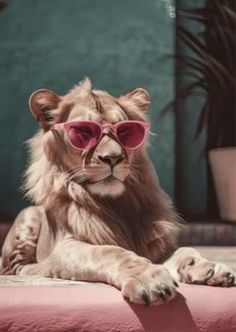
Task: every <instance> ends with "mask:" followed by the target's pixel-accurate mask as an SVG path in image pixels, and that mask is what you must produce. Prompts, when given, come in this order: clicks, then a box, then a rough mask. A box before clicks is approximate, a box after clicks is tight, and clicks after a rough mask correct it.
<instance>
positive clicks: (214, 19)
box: [172, 0, 236, 221]
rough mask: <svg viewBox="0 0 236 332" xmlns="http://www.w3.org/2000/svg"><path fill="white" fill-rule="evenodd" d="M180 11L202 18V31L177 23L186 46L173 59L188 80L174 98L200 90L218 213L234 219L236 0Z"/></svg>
mask: <svg viewBox="0 0 236 332" xmlns="http://www.w3.org/2000/svg"><path fill="white" fill-rule="evenodd" d="M178 13H179V15H181V17H183V18H184V19H185V18H186V19H188V20H190V21H191V22H193V21H194V22H200V24H202V28H203V29H202V31H201V32H200V33H195V32H193V31H191V30H190V29H189V28H188V26H185V25H180V26H177V37H178V38H179V39H180V40H181V42H183V43H184V44H185V46H187V49H188V52H185V54H178V55H177V61H179V62H178V63H180V64H181V65H182V66H183V67H181V68H184V72H185V73H186V74H187V75H188V76H190V79H188V80H187V83H186V84H185V85H184V86H183V87H181V88H180V90H179V91H178V94H177V96H176V100H175V102H176V101H179V100H180V99H182V100H186V98H188V97H189V96H191V95H192V94H198V93H199V92H200V93H203V95H204V104H203V107H202V109H201V110H200V112H199V117H198V122H197V124H196V136H198V135H199V134H200V133H201V132H202V130H203V129H204V128H205V129H206V132H207V139H206V152H207V153H206V154H207V158H208V162H209V164H210V166H211V171H212V176H213V179H214V184H215V190H216V196H217V200H218V205H219V210H220V216H221V218H222V219H224V220H229V221H236V1H235V0H228V1H227V0H208V1H207V2H206V6H205V7H204V8H197V9H189V10H184V11H183V10H181V11H178ZM172 106H173V103H172Z"/></svg>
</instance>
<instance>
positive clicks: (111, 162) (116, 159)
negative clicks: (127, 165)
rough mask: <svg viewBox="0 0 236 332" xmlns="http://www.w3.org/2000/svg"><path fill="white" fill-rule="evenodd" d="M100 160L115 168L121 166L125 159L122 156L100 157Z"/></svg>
mask: <svg viewBox="0 0 236 332" xmlns="http://www.w3.org/2000/svg"><path fill="white" fill-rule="evenodd" d="M98 159H99V160H100V161H101V162H103V163H104V164H108V165H109V166H110V167H111V168H113V167H114V166H116V165H118V164H120V163H121V162H122V161H123V160H124V157H123V156H122V155H99V156H98Z"/></svg>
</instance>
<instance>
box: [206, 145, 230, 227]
mask: <svg viewBox="0 0 236 332" xmlns="http://www.w3.org/2000/svg"><path fill="white" fill-rule="evenodd" d="M209 160H210V165H211V169H212V174H213V179H214V183H215V189H216V196H217V201H218V204H219V209H220V216H221V218H222V219H224V220H228V221H233V222H236V147H232V148H231V147H230V148H219V149H214V150H210V151H209Z"/></svg>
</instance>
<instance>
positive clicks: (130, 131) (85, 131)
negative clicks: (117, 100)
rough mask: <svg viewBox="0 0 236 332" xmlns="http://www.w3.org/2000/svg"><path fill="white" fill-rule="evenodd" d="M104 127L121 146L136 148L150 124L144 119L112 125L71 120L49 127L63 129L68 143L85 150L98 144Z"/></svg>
mask: <svg viewBox="0 0 236 332" xmlns="http://www.w3.org/2000/svg"><path fill="white" fill-rule="evenodd" d="M106 128H108V129H110V130H111V131H112V134H113V135H114V136H115V137H116V139H117V141H118V143H119V144H120V145H121V146H122V147H123V148H125V149H137V148H139V147H140V146H141V145H142V144H143V142H144V139H145V136H146V134H147V131H148V129H149V128H150V125H149V123H147V122H144V121H120V122H118V123H116V124H114V125H113V124H109V123H105V124H101V123H99V122H96V121H72V122H65V123H57V124H54V125H53V126H52V127H51V129H54V130H65V132H66V134H67V137H68V139H69V142H70V144H71V145H72V146H73V147H74V148H75V149H78V150H85V151H86V152H87V151H89V150H90V149H91V148H92V147H94V146H95V145H97V144H98V142H99V141H100V139H101V138H102V135H103V132H104V129H106Z"/></svg>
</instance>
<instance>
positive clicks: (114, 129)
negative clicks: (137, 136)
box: [50, 120, 150, 151]
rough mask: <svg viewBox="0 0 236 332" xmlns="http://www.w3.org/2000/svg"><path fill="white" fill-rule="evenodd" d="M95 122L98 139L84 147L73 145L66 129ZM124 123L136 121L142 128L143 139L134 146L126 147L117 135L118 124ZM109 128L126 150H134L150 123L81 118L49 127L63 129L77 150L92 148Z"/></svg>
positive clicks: (92, 140) (130, 121) (145, 133)
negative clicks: (99, 131)
mask: <svg viewBox="0 0 236 332" xmlns="http://www.w3.org/2000/svg"><path fill="white" fill-rule="evenodd" d="M82 123H84V124H91V123H92V124H95V125H97V126H98V127H99V128H100V130H101V134H100V137H99V139H91V140H90V142H89V143H88V145H87V146H86V147H85V148H78V147H77V146H75V145H74V144H73V143H72V142H71V140H70V137H69V134H68V131H69V129H70V128H71V127H74V126H76V124H82ZM125 123H129V124H130V123H138V124H139V125H142V127H143V128H144V136H143V139H142V141H141V142H140V143H139V144H138V145H137V146H135V147H134V148H127V147H125V146H124V145H123V144H122V143H121V142H120V140H119V137H118V135H117V130H118V128H119V126H120V125H122V124H125ZM106 128H108V129H111V131H112V133H113V134H114V136H115V137H116V140H117V142H118V143H119V144H120V145H121V146H122V147H123V148H124V149H126V150H136V149H138V148H139V147H140V146H141V145H142V144H143V142H144V140H145V137H146V135H147V132H148V130H149V129H150V124H149V123H148V122H145V121H136V120H124V121H120V122H117V123H115V124H111V123H104V124H102V123H100V122H97V121H89V120H83V121H70V122H63V123H56V124H54V125H52V127H51V128H50V129H51V130H64V131H65V132H66V135H67V137H68V141H69V143H70V145H71V146H72V147H73V148H74V149H76V150H79V151H88V150H90V149H91V148H93V147H94V146H96V145H97V144H98V143H99V141H100V140H101V138H102V136H103V133H104V129H106Z"/></svg>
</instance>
